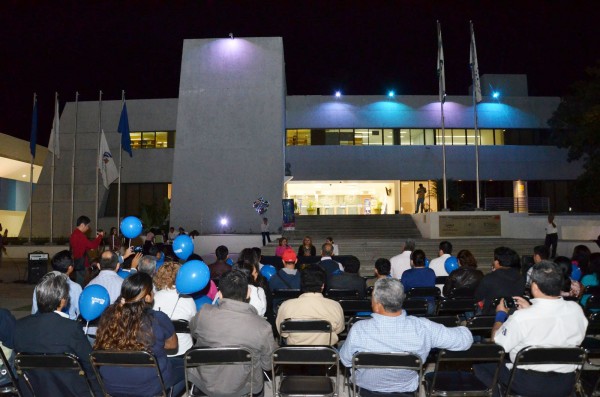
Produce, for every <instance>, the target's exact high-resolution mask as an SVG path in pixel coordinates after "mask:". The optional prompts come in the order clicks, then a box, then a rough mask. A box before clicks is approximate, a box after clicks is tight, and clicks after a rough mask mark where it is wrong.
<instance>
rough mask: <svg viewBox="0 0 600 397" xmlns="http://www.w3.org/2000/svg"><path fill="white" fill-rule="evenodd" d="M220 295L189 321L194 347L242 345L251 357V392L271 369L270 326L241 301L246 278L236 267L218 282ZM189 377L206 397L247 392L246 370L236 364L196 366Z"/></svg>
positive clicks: (245, 294) (257, 389)
mask: <svg viewBox="0 0 600 397" xmlns="http://www.w3.org/2000/svg"><path fill="white" fill-rule="evenodd" d="M219 290H220V292H219V294H221V296H222V298H221V299H220V300H219V302H218V303H217V304H215V305H204V306H203V307H202V309H201V310H200V312H198V314H196V316H195V317H194V318H193V319H192V321H191V322H190V330H191V333H192V336H193V337H194V338H195V339H196V344H195V346H198V347H226V346H242V347H245V348H248V349H250V351H252V354H253V356H254V360H255V364H254V378H253V393H254V394H257V393H259V392H260V391H261V390H262V388H263V374H262V371H263V370H269V369H271V354H272V353H273V351H274V350H275V348H276V343H275V339H274V338H273V332H272V330H271V325H270V324H269V323H268V322H267V321H266V320H264V319H263V318H262V317H260V316H259V315H258V314H257V313H256V309H254V308H253V307H252V306H250V305H249V304H248V303H246V302H245V300H246V299H247V298H249V293H248V279H247V278H246V275H245V274H244V273H242V272H240V271H238V270H234V271H231V272H229V273H226V274H225V275H224V276H223V277H222V278H221V281H220V283H219ZM188 376H189V379H190V380H191V381H192V382H193V383H194V384H195V385H196V386H198V387H199V388H200V389H201V390H202V391H203V392H204V393H206V394H207V395H209V396H225V395H231V396H234V395H236V396H239V395H244V394H246V393H248V392H249V391H250V383H249V382H250V372H249V370H247V369H245V368H242V367H240V366H199V367H197V368H194V369H190V370H188Z"/></svg>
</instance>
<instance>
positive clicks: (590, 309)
mask: <svg viewBox="0 0 600 397" xmlns="http://www.w3.org/2000/svg"><path fill="white" fill-rule="evenodd" d="M583 311H584V312H585V314H586V315H590V314H593V313H596V312H600V292H599V293H594V294H591V295H590V297H589V298H588V300H587V301H586V302H585V306H584V307H583Z"/></svg>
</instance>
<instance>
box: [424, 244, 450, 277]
mask: <svg viewBox="0 0 600 397" xmlns="http://www.w3.org/2000/svg"><path fill="white" fill-rule="evenodd" d="M450 255H452V243H450V241H442V242H441V243H440V251H439V253H438V257H437V258H435V259H432V260H431V262H429V268H430V269H431V270H433V271H434V272H435V275H436V277H440V276H447V275H448V272H447V271H446V259H448V258H450Z"/></svg>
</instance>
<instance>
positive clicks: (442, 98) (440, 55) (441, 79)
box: [437, 21, 448, 211]
mask: <svg viewBox="0 0 600 397" xmlns="http://www.w3.org/2000/svg"><path fill="white" fill-rule="evenodd" d="M437 33H438V68H440V72H439V76H438V85H439V92H440V107H441V118H442V120H441V122H442V181H443V185H444V211H446V210H448V206H447V203H448V199H447V197H448V188H447V183H446V123H445V120H444V102H445V101H446V81H445V79H446V76H445V75H444V73H445V72H444V50H443V47H442V28H441V25H440V21H437Z"/></svg>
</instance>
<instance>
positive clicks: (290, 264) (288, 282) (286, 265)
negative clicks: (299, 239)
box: [269, 249, 300, 291]
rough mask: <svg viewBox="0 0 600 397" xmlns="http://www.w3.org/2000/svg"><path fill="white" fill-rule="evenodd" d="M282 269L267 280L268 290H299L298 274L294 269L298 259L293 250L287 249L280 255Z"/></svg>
mask: <svg viewBox="0 0 600 397" xmlns="http://www.w3.org/2000/svg"><path fill="white" fill-rule="evenodd" d="M281 261H282V262H283V269H279V271H278V272H277V273H275V275H273V277H271V278H270V279H269V288H270V289H271V291H275V290H276V289H300V273H299V272H298V270H297V269H296V263H297V262H298V257H297V256H296V253H295V252H294V250H293V249H287V250H285V251H284V252H283V254H282V255H281Z"/></svg>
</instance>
